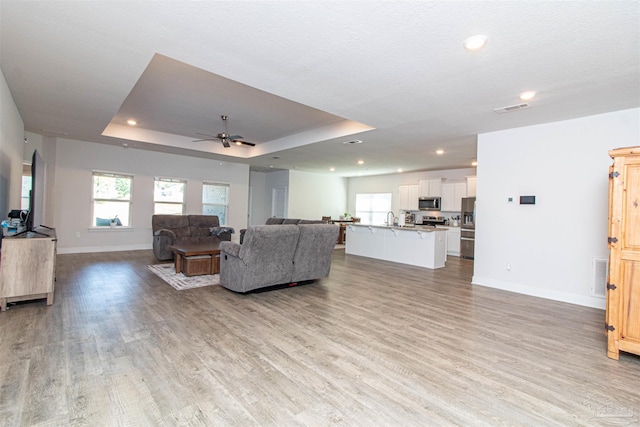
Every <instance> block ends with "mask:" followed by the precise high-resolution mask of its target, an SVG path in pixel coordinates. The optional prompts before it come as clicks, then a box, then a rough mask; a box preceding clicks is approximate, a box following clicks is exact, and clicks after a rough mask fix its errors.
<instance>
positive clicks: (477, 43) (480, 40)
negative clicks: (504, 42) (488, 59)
mask: <svg viewBox="0 0 640 427" xmlns="http://www.w3.org/2000/svg"><path fill="white" fill-rule="evenodd" d="M487 40H488V38H487V36H485V35H482V34H478V35H477V36H471V37H469V38H468V39H466V40H465V41H464V43H463V44H464V48H465V49H467V50H478V49H482V47H484V45H485V44H487Z"/></svg>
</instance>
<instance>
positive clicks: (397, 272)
mask: <svg viewBox="0 0 640 427" xmlns="http://www.w3.org/2000/svg"><path fill="white" fill-rule="evenodd" d="M155 262H156V261H155V260H154V258H153V256H152V254H151V251H131V252H116V253H101V254H80V255H77V254H74V255H59V256H58V263H57V282H56V291H55V299H54V305H53V306H50V307H47V306H46V305H45V304H44V301H34V302H30V303H25V304H19V305H16V306H14V307H10V309H9V310H8V311H7V312H5V313H2V314H0V383H1V386H0V425H2V426H34V425H72V426H80V425H82V426H116V425H121V426H125V425H126V426H147V425H149V426H162V425H167V426H173V425H193V426H210V425H223V426H245V425H266V426H289V425H301V426H325V425H342V426H439V425H445V426H446V425H461V426H496V425H506V426H546V425H557V426H573V425H611V424H614V423H615V425H638V418H639V417H640V357H638V356H633V355H629V354H624V353H623V354H621V357H620V360H619V361H614V360H611V359H609V358H607V355H606V349H607V346H606V339H605V335H604V332H603V328H604V320H605V317H604V312H603V311H602V310H596V309H590V308H585V307H580V306H575V305H571V304H564V303H559V302H553V301H549V300H544V299H538V298H533V297H528V296H523V295H518V294H513V293H508V292H504V291H499V290H495V289H489V288H483V287H479V286H472V285H470V281H471V274H472V264H471V261H466V260H460V259H458V258H451V257H450V258H449V261H448V263H447V267H446V268H444V269H439V270H435V271H432V270H427V269H423V268H418V267H411V266H405V265H399V264H394V263H389V262H380V261H374V260H371V259H366V258H360V257H355V256H347V255H345V254H344V250H336V251H335V252H334V259H333V264H332V271H331V276H330V277H329V278H328V279H324V280H321V281H319V282H316V283H315V284H312V285H306V286H299V287H295V288H289V289H282V290H276V291H271V292H263V293H257V294H249V295H239V294H234V293H232V292H230V291H228V290H226V289H224V288H222V287H220V286H215V287H207V288H200V289H193V290H186V291H176V290H174V289H173V288H172V287H170V286H169V285H167V284H165V283H164V282H162V281H161V280H160V279H159V278H157V277H156V276H154V275H153V274H152V273H151V272H149V271H148V270H147V269H146V268H145V265H147V264H152V263H155Z"/></svg>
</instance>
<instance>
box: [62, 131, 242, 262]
mask: <svg viewBox="0 0 640 427" xmlns="http://www.w3.org/2000/svg"><path fill="white" fill-rule="evenodd" d="M56 158H57V161H56V189H55V221H54V222H55V223H54V224H53V226H55V227H56V229H57V234H58V252H59V253H73V252H94V251H96V252H97V251H115V250H127V249H149V248H151V244H152V233H151V216H152V215H153V181H154V177H155V176H161V177H172V178H181V179H186V180H187V193H186V199H187V202H186V213H187V214H201V213H202V182H203V181H213V182H221V183H228V184H230V190H229V215H228V217H229V221H228V222H229V223H228V224H227V225H229V226H231V227H234V228H235V229H236V230H239V229H241V228H245V227H246V221H247V209H248V207H247V205H248V188H249V166H248V165H242V164H234V163H228V162H222V165H221V164H220V163H221V162H219V161H214V160H209V159H199V158H194V157H187V156H178V155H175V154H165V153H157V152H150V151H142V150H135V149H131V148H127V149H125V148H122V147H117V146H110V145H104V144H95V143H90V142H84V141H73V140H67V139H59V140H58V141H57V153H56ZM93 170H101V171H109V172H122V173H127V174H133V175H134V179H133V190H132V194H133V205H132V206H133V212H132V220H131V228H124V227H123V228H116V229H109V228H107V229H100V230H96V229H94V228H92V227H91V220H92V219H91V200H92V184H91V183H92V172H93ZM76 233H78V234H79V237H76ZM233 238H234V240H237V238H238V234H237V233H236V234H235V235H234V236H233Z"/></svg>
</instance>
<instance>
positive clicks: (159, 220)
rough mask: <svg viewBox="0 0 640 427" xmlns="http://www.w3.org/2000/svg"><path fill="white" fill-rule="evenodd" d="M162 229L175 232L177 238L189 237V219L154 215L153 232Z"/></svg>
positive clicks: (179, 216)
mask: <svg viewBox="0 0 640 427" xmlns="http://www.w3.org/2000/svg"><path fill="white" fill-rule="evenodd" d="M162 228H166V229H168V230H171V231H173V232H174V233H175V235H176V237H177V238H180V237H186V236H189V218H188V217H187V216H185V215H153V217H152V218H151V229H152V230H153V232H154V233H155V232H156V231H158V230H160V229H162Z"/></svg>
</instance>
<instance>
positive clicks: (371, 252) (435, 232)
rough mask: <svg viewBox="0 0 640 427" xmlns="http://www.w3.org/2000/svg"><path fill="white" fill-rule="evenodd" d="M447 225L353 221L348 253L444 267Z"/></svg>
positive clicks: (346, 249) (349, 228)
mask: <svg viewBox="0 0 640 427" xmlns="http://www.w3.org/2000/svg"><path fill="white" fill-rule="evenodd" d="M446 240H447V229H446V228H434V227H429V226H425V227H423V226H414V227H398V226H388V225H368V224H360V223H355V224H349V225H347V238H346V248H345V253H347V254H350V255H359V256H364V257H369V258H376V259H381V260H385V261H393V262H399V263H403V264H410V265H416V266H419V267H425V268H432V269H433V268H442V267H444V265H445V261H446V258H447V254H446Z"/></svg>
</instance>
